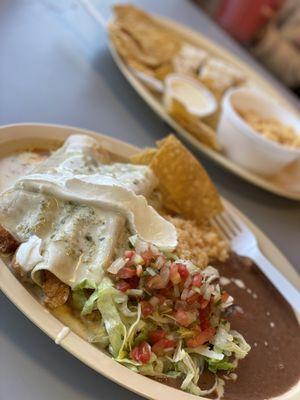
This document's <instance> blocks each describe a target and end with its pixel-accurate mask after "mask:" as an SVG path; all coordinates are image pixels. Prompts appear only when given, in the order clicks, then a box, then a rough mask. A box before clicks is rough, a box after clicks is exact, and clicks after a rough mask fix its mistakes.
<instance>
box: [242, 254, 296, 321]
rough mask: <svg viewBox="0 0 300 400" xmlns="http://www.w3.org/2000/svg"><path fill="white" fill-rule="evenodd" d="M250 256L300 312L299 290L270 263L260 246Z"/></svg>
mask: <svg viewBox="0 0 300 400" xmlns="http://www.w3.org/2000/svg"><path fill="white" fill-rule="evenodd" d="M250 257H251V258H252V259H253V260H254V261H255V262H256V263H257V265H258V266H259V267H260V269H261V271H262V272H263V273H264V274H265V275H266V276H267V278H268V279H269V280H270V281H271V282H272V283H273V285H274V286H275V287H276V289H277V290H278V291H279V292H280V293H281V294H282V296H283V297H284V298H285V299H286V300H287V301H288V302H289V303H290V305H291V307H292V308H293V309H294V310H296V311H297V313H298V314H300V293H299V291H298V290H297V289H296V288H295V287H294V286H293V285H292V284H291V283H290V282H289V281H288V280H287V279H286V278H285V277H284V276H283V275H282V274H281V272H279V271H278V270H277V269H276V268H275V267H274V265H272V264H271V263H270V261H269V260H268V259H267V258H266V257H265V256H264V255H263V254H262V252H261V251H260V250H259V249H258V248H256V249H255V250H254V249H253V251H252V252H251V255H250Z"/></svg>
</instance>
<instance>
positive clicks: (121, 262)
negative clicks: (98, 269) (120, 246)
mask: <svg viewBox="0 0 300 400" xmlns="http://www.w3.org/2000/svg"><path fill="white" fill-rule="evenodd" d="M128 260H129V258H122V257H119V258H117V259H116V260H115V261H114V262H113V263H112V264H111V266H110V267H109V268H108V269H107V271H108V272H110V273H111V274H114V275H116V274H117V273H118V272H119V271H120V269H122V268H123V267H124V266H125V265H126V263H127V261H128Z"/></svg>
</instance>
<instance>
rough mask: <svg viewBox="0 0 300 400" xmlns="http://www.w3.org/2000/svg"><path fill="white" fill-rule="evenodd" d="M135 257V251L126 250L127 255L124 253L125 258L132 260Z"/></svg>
mask: <svg viewBox="0 0 300 400" xmlns="http://www.w3.org/2000/svg"><path fill="white" fill-rule="evenodd" d="M134 255H135V251H133V250H126V251H125V253H124V257H125V258H131V257H133V256H134Z"/></svg>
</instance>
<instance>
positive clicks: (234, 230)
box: [222, 210, 241, 236]
mask: <svg viewBox="0 0 300 400" xmlns="http://www.w3.org/2000/svg"><path fill="white" fill-rule="evenodd" d="M222 217H223V219H224V221H225V223H226V224H227V226H228V229H230V230H231V232H232V234H233V236H236V235H237V233H239V232H240V231H241V230H240V228H239V227H238V226H237V224H235V223H234V220H233V218H232V216H231V215H230V214H229V213H228V211H227V210H226V211H224V212H223V213H222Z"/></svg>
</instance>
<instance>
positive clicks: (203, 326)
mask: <svg viewBox="0 0 300 400" xmlns="http://www.w3.org/2000/svg"><path fill="white" fill-rule="evenodd" d="M210 327H211V322H210V320H209V319H204V320H203V321H201V329H202V330H203V331H204V330H205V329H208V328H210Z"/></svg>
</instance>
